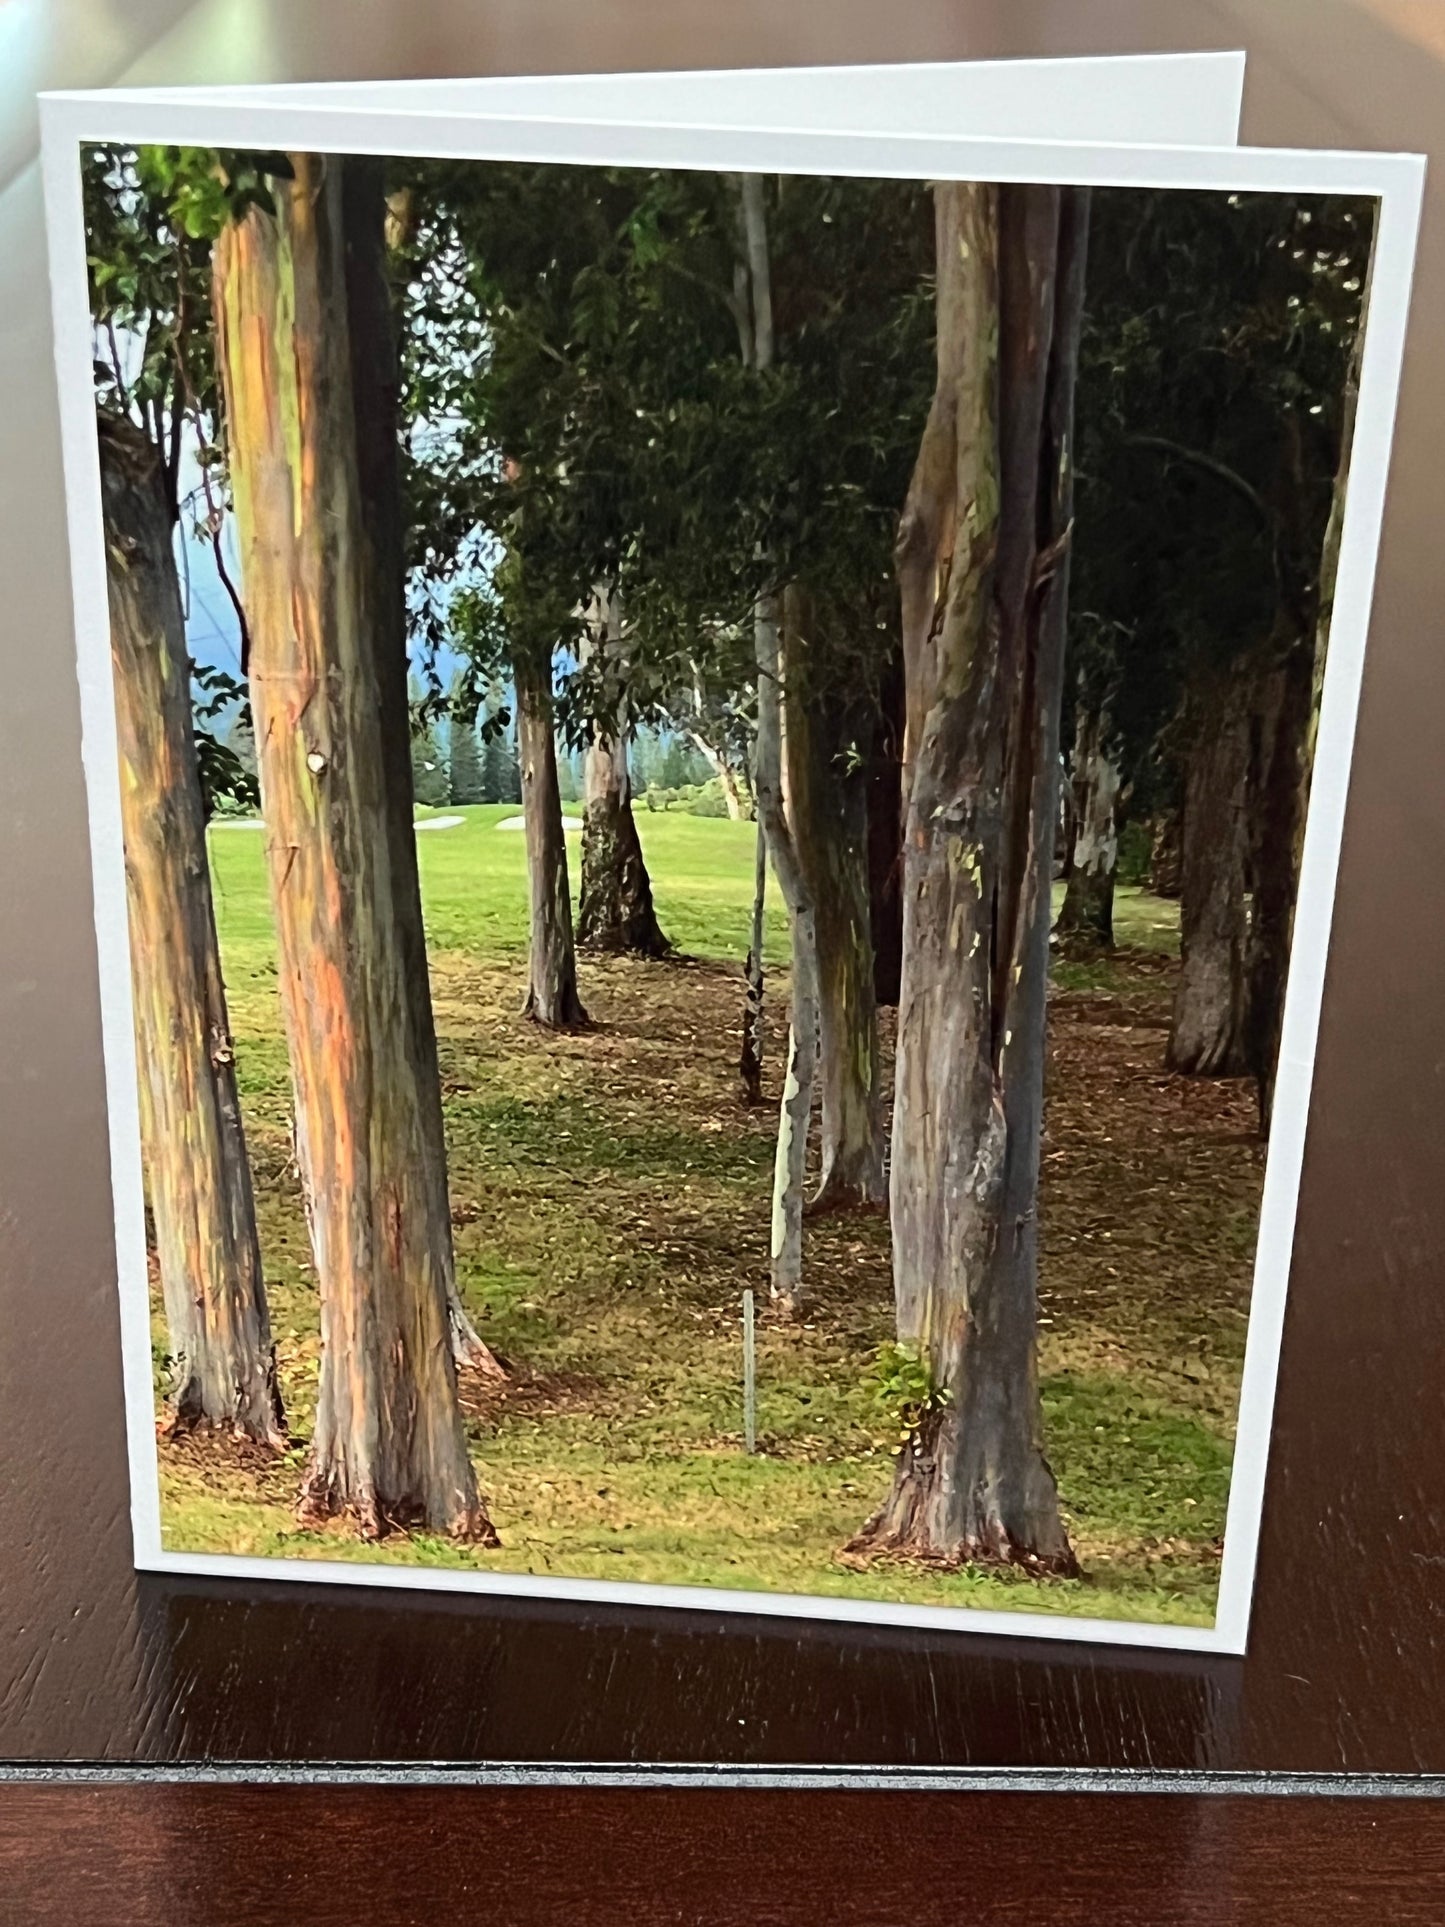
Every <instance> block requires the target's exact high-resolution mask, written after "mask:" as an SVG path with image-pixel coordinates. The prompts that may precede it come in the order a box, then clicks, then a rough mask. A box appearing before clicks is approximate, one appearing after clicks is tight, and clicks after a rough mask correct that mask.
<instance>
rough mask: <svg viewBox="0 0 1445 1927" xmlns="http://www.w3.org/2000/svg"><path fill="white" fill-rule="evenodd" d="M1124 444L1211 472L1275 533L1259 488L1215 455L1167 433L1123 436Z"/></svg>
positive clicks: (1272, 521) (1271, 516)
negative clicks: (1179, 440) (1172, 439)
mask: <svg viewBox="0 0 1445 1927" xmlns="http://www.w3.org/2000/svg"><path fill="white" fill-rule="evenodd" d="M1124 446H1125V447H1126V448H1149V449H1153V450H1154V451H1155V452H1156V453H1157V454H1160V455H1172V456H1174V458H1175V459H1176V461H1181V462H1187V463H1188V465H1189V466H1190V467H1191V468H1197V469H1200V470H1202V471H1203V473H1204V474H1206V475H1212V476H1213V477H1214V479H1215V480H1216V481H1217V482H1223V483H1224V485H1225V487H1226V488H1231V489H1233V490H1234V492H1235V494H1236V495H1238V496H1239V497H1240V498H1241V499H1242V500H1243V501H1246V502H1248V504H1249V506H1250V507H1251V508H1252V509H1253V510H1254V512H1255V514H1256V515H1257V516H1258V517H1259V518H1260V520H1261V521H1262V522H1263V523H1264V525H1265V527H1266V528H1267V529H1268V530H1269V532H1270V533H1271V535H1273V534H1275V533H1276V532H1277V531H1276V517H1275V512H1274V510H1273V509H1272V508H1271V507H1270V505H1269V503H1268V502H1266V501H1265V499H1264V497H1263V496H1262V495H1261V494H1260V493H1259V490H1258V489H1256V488H1254V487H1253V486H1252V485H1251V484H1250V483H1249V482H1247V481H1245V479H1244V477H1243V476H1242V475H1241V474H1240V473H1239V471H1238V470H1237V469H1233V468H1231V467H1230V466H1229V464H1228V462H1221V461H1220V460H1219V459H1218V458H1217V457H1216V456H1213V455H1207V454H1206V453H1205V452H1204V450H1203V449H1202V448H1189V447H1186V445H1185V444H1184V443H1183V442H1172V441H1170V439H1169V437H1168V436H1167V435H1126V436H1125V437H1124Z"/></svg>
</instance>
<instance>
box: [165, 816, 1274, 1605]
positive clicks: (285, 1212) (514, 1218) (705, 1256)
mask: <svg viewBox="0 0 1445 1927" xmlns="http://www.w3.org/2000/svg"><path fill="white" fill-rule="evenodd" d="M464 814H465V815H466V816H467V817H468V823H467V825H466V826H465V827H464V828H463V829H458V830H456V831H454V832H452V833H450V834H449V835H447V836H446V837H439V838H436V839H431V838H428V839H424V840H423V843H422V845H421V846H419V847H420V848H421V851H422V863H423V870H424V877H425V883H426V890H427V900H428V918H429V922H430V925H431V928H432V933H433V944H434V950H433V978H434V990H435V996H436V1001H437V1014H438V1025H439V1031H440V1035H441V1049H442V1072H443V1079H444V1085H445V1102H446V1109H447V1129H448V1140H449V1146H450V1157H451V1180H452V1198H453V1207H454V1209H453V1216H454V1220H455V1226H456V1242H457V1256H458V1266H459V1273H460V1278H461V1284H462V1289H463V1292H464V1295H465V1297H466V1299H467V1302H468V1304H469V1306H470V1308H471V1310H472V1313H473V1316H474V1317H475V1318H476V1320H477V1322H478V1324H479V1327H480V1328H481V1330H482V1331H483V1333H484V1334H485V1336H486V1337H487V1338H488V1340H489V1342H490V1343H491V1344H492V1345H493V1346H494V1348H495V1349H496V1350H498V1352H499V1353H501V1354H502V1356H503V1357H504V1359H505V1360H506V1361H507V1363H508V1365H509V1367H510V1370H511V1383H510V1385H509V1387H508V1389H507V1390H506V1392H505V1394H504V1395H503V1396H502V1397H500V1398H497V1397H495V1396H492V1395H490V1394H489V1393H488V1392H486V1391H485V1390H484V1389H483V1387H482V1386H481V1385H480V1383H477V1382H473V1383H469V1384H467V1385H466V1386H465V1387H464V1392H465V1397H466V1402H467V1409H468V1414H469V1427H470V1431H471V1434H472V1438H473V1450H474V1453H475V1457H476V1460H477V1466H478V1473H479V1477H480V1480H481V1483H482V1485H483V1488H484V1490H485V1491H486V1492H487V1494H488V1497H489V1501H490V1505H491V1509H492V1512H493V1516H494V1518H495V1521H496V1523H497V1526H498V1529H499V1531H500V1533H501V1537H502V1541H503V1544H502V1549H501V1551H500V1552H489V1553H484V1554H477V1553H473V1552H471V1551H469V1550H468V1549H466V1548H460V1547H456V1546H453V1545H450V1544H448V1543H446V1542H443V1541H440V1540H430V1539H426V1538H424V1537H412V1538H397V1539H395V1540H392V1541H388V1542H386V1543H385V1544H384V1545H382V1546H381V1547H379V1548H378V1547H370V1546H362V1545H360V1544H359V1543H358V1542H356V1541H355V1540H354V1539H353V1538H352V1537H350V1536H349V1534H348V1533H347V1532H346V1530H345V1529H344V1528H343V1527H340V1526H338V1527H336V1528H334V1529H332V1530H331V1531H328V1532H322V1533H318V1532H310V1531H308V1532H304V1533H303V1532H300V1531H298V1530H296V1529H295V1526H294V1522H293V1519H292V1505H293V1503H294V1497H295V1492H296V1488H297V1484H298V1478H299V1464H300V1460H301V1458H302V1457H303V1456H304V1440H305V1437H306V1435H307V1434H308V1433H309V1430H310V1424H311V1413H312V1408H313V1404H314V1397H315V1385H316V1377H317V1370H318V1363H319V1339H318V1331H317V1305H316V1294H315V1284H314V1277H313V1275H312V1272H311V1268H310V1262H309V1253H308V1250H307V1245H306V1238H305V1231H304V1226H303V1223H302V1219H301V1212H300V1203H299V1197H298V1194H297V1189H296V1184H295V1179H294V1174H293V1172H292V1170H291V1168H290V1150H289V1140H288V1124H287V1118H288V1105H287V1090H286V1067H285V1056H284V1050H283V1048H282V1045H281V1040H280V1034H279V1013H278V1009H277V1002H276V997H275V988H274V961H273V960H272V958H271V954H270V947H269V934H268V930H267V924H266V917H265V902H264V888H263V880H262V877H261V852H260V847H259V840H258V839H252V838H244V837H234V838H229V839H224V840H222V843H221V844H220V845H219V846H218V847H217V848H216V849H215V853H214V861H215V863H216V869H217V882H218V891H219V896H220V914H221V919H222V927H223V944H224V947H225V951H226V966H227V975H228V981H229V982H230V984H231V986H232V1000H233V1020H234V1023H235V1028H236V1031H237V1055H238V1064H239V1067H240V1072H241V1077H242V1084H243V1099H244V1102H245V1106H246V1113H247V1124H248V1129H249V1132H250V1136H251V1143H252V1152H253V1161H254V1163H255V1166H256V1176H257V1184H258V1195H259V1201H260V1210H261V1214H262V1238H263V1246H264V1255H265V1265H266V1276H267V1280H268V1288H269V1290H270V1295H271V1304H272V1318H273V1324H274V1327H275V1330H276V1333H277V1338H278V1345H279V1355H280V1362H281V1371H282V1378H283V1383H284V1389H285V1394H286V1399H287V1408H288V1413H289V1416H290V1420H291V1425H292V1430H293V1434H294V1436H295V1438H296V1440H297V1444H296V1446H295V1448H294V1450H293V1452H292V1453H291V1455H290V1456H289V1458H288V1459H287V1460H285V1461H282V1462H280V1463H274V1464H267V1463H264V1462H258V1460H257V1459H256V1458H255V1457H254V1456H248V1455H245V1454H241V1453H238V1452H234V1451H231V1450H229V1449H227V1448H219V1447H217V1446H216V1445H215V1444H214V1443H204V1444H197V1443H187V1442H177V1443H173V1444H166V1445H164V1446H163V1448H162V1477H163V1502H164V1517H165V1537H166V1542H167V1544H168V1545H170V1546H172V1547H176V1548H179V1547H183V1546H184V1547H189V1548H192V1549H196V1550H205V1551H228V1552H246V1553H252V1554H262V1555H265V1554H283V1555H289V1556H298V1555H303V1556H304V1555H309V1556H322V1557H328V1558H343V1559H357V1560H362V1561H371V1560H376V1559H381V1560H385V1561H388V1562H391V1561H402V1562H408V1563H422V1562H424V1563H427V1564H436V1565H459V1566H467V1565H471V1564H473V1563H476V1564H478V1565H484V1566H485V1567H486V1568H487V1569H491V1570H498V1569H503V1570H521V1571H528V1572H536V1573H552V1574H557V1575H567V1576H592V1577H605V1578H607V1579H633V1580H651V1581H665V1582H669V1583H681V1584H711V1585H724V1586H728V1587H742V1588H748V1589H763V1590H781V1591H790V1592H817V1593H835V1594H842V1595H847V1596H850V1597H871V1598H886V1599H891V1600H907V1601H912V1602H919V1603H925V1602H935V1603H949V1604H969V1605H986V1606H999V1605H1004V1606H1007V1605H1012V1606H1017V1607H1020V1608H1025V1609H1030V1610H1039V1609H1043V1610H1049V1609H1054V1610H1059V1611H1063V1612H1071V1613H1083V1614H1103V1615H1108V1616H1112V1617H1123V1618H1135V1619H1169V1620H1175V1621H1189V1622H1203V1623H1207V1622H1208V1621H1209V1620H1210V1619H1211V1618H1212V1616H1213V1602H1214V1595H1215V1589H1216V1586H1217V1579H1218V1548H1219V1540H1220V1535H1221V1533H1222V1530H1223V1518H1224V1502H1225V1496H1226V1491H1227V1484H1228V1467H1229V1455H1230V1450H1231V1439H1232V1432H1233V1423H1234V1410H1235V1405H1236V1401H1237V1396H1238V1384H1239V1371H1240V1362H1241V1358H1242V1352H1243V1343H1244V1331H1245V1314H1246V1305H1247V1296H1248V1286H1249V1275H1250V1266H1251V1261H1252V1252H1253V1241H1254V1228H1255V1222H1256V1218H1257V1210H1258V1199H1259V1188H1260V1180H1261V1176H1262V1168H1263V1159H1262V1154H1261V1153H1260V1151H1259V1149H1258V1147H1257V1145H1256V1144H1255V1142H1254V1140H1253V1136H1252V1126H1253V1112H1252V1104H1251V1100H1250V1096H1249V1092H1248V1090H1247V1088H1246V1087H1245V1086H1243V1085H1242V1084H1234V1083H1227V1082H1220V1083H1214V1082H1205V1081H1202V1080H1194V1079H1182V1078H1176V1077H1172V1076H1169V1075H1167V1074H1165V1073H1164V1072H1163V1071H1162V1069H1161V1068H1160V1064H1161V1059H1162V1052H1163V1041H1164V1026H1165V1024H1166V1021H1167V1013H1168V1004H1169V996H1170V987H1171V980H1172V973H1173V961H1172V952H1173V948H1174V944H1175V925H1176V918H1175V913H1174V910H1173V907H1172V906H1169V905H1165V904H1162V903H1160V902H1158V901H1156V900H1155V899H1152V898H1148V897H1143V896H1139V895H1137V894H1134V895H1128V896H1125V897H1124V898H1123V900H1122V901H1121V904H1120V916H1119V924H1120V931H1121V935H1122V937H1123V938H1124V940H1125V943H1126V946H1127V947H1126V948H1125V949H1123V950H1121V951H1120V952H1119V953H1118V954H1117V956H1115V957H1114V958H1112V959H1110V960H1109V961H1108V962H1106V963H1102V964H1093V965H1079V964H1073V963H1064V964H1061V965H1060V966H1059V968H1058V971H1057V973H1056V975H1057V983H1056V989H1055V996H1054V1002H1053V1007H1052V1012H1051V1022H1050V1037H1051V1059H1050V1100H1049V1116H1048V1129H1047V1140H1046V1146H1045V1165H1044V1170H1045V1182H1044V1196H1043V1202H1042V1224H1043V1232H1044V1269H1043V1280H1042V1290H1043V1315H1044V1320H1045V1326H1044V1342H1043V1357H1042V1370H1043V1379H1042V1391H1043V1403H1044V1423H1045V1434H1046V1446H1047V1450H1048V1453H1049V1457H1050V1460H1051V1463H1052V1464H1053V1466H1054V1469H1055V1471H1056V1473H1057V1475H1058V1478H1059V1483H1060V1487H1061V1490H1062V1493H1063V1496H1064V1500H1065V1504H1066V1508H1067V1512H1068V1518H1069V1524H1070V1529H1071V1532H1072V1534H1073V1537H1074V1542H1075V1545H1076V1549H1077V1551H1078V1553H1079V1556H1080V1559H1081V1561H1082V1563H1083V1565H1084V1567H1085V1570H1086V1578H1085V1579H1084V1580H1083V1581H1080V1582H1060V1581H1056V1580H1055V1581H1039V1580H1033V1579H1028V1578H1024V1577H1022V1576H1016V1575H1011V1574H1005V1575H998V1574H989V1573H980V1572H973V1571H967V1570H965V1571H963V1572H959V1573H942V1572H936V1571H928V1572H923V1571H913V1570H910V1569H907V1568H901V1567H898V1566H892V1565H890V1566H877V1567H874V1568H873V1569H871V1570H869V1571H866V1572H854V1571H850V1570H848V1569H846V1568H845V1567H843V1566H841V1565H840V1564H838V1563H837V1560H836V1553H837V1550H838V1548H839V1547H840V1546H841V1545H842V1543H843V1542H844V1541H845V1540H846V1539H847V1538H848V1537H849V1535H850V1534H851V1533H852V1532H854V1531H855V1530H856V1529H857V1527H858V1526H859V1525H860V1524H861V1522H862V1520H863V1518H864V1517H865V1516H866V1515H867V1513H868V1512H869V1511H871V1510H872V1508H873V1507H874V1505H876V1503H877V1502H878V1500H879V1499H880V1498H881V1496H882V1494H883V1492H884V1490H885V1489H886V1485H887V1482H888V1478H889V1475H890V1471H891V1459H890V1447H889V1440H888V1436H887V1434H888V1426H887V1421H886V1418H885V1416H884V1414H883V1413H882V1411H881V1410H880V1408H879V1407H878V1405H877V1402H876V1399H875V1396H874V1390H875V1383H876V1380H875V1375H874V1368H873V1355H874V1352H875V1348H876V1347H877V1346H878V1344H879V1343H880V1342H881V1341H882V1340H884V1339H885V1338H887V1337H888V1336H889V1334H890V1328H891V1300H890V1284H889V1273H888V1254H887V1227H886V1222H885V1221H884V1219H883V1218H882V1217H879V1216H873V1217H858V1218H832V1219H825V1220H822V1221H817V1222H814V1223H811V1224H810V1225H809V1227H808V1273H809V1280H810V1287H811V1290H812V1292H813V1298H814V1304H815V1306H816V1309H815V1311H814V1313H813V1315H812V1316H811V1317H810V1318H809V1319H808V1320H807V1321H806V1322H805V1323H803V1324H801V1325H788V1324H780V1323H776V1322H774V1321H773V1320H771V1319H770V1318H769V1316H768V1314H767V1312H766V1310H764V1311H763V1313H762V1322H761V1327H760V1332H759V1431H760V1435H761V1448H762V1449H761V1451H760V1453H759V1455H758V1456H756V1457H754V1458H748V1457H747V1456H746V1455H745V1454H744V1453H743V1451H742V1447H741V1425H742V1418H741V1387H740V1369H741V1344H740V1322H739V1302H740V1293H741V1290H742V1288H743V1286H744V1285H752V1286H753V1288H754V1289H755V1290H756V1291H758V1292H759V1293H760V1297H761V1302H762V1303H763V1304H764V1305H765V1303H766V1278H767V1243H766V1241H767V1224H768V1194H769V1184H770V1177H771V1160H772V1126H773V1114H772V1112H771V1110H768V1111H764V1112H759V1113H747V1112H744V1111H743V1110H741V1109H740V1108H739V1106H738V1103H737V1100H736V1095H735V1074H734V1069H733V1065H734V1060H735V1056H736V1032H737V1024H738V1019H739V1010H740V1000H741V985H740V980H739V972H738V968H737V962H736V959H737V957H738V956H739V954H740V940H741V939H742V936H743V933H744V931H745V928H746V899H747V893H748V887H749V879H750V874H751V848H752V844H751V834H752V833H751V830H750V828H749V826H746V825H734V824H729V823H724V822H715V821H707V820H703V819H687V818H684V819H675V818H662V817H657V818H653V817H649V816H644V818H643V821H642V832H643V837H644V841H645V843H646V844H647V846H648V855H649V860H650V862H651V863H652V865H653V869H654V875H655V878H656V882H657V894H658V900H659V906H660V910H661V913H662V916H663V921H664V923H665V925H666V926H667V927H668V928H669V930H670V931H672V932H673V933H674V934H675V935H676V936H677V937H678V938H679V940H680V941H682V942H684V943H686V944H688V945H689V946H690V947H694V948H696V949H698V950H702V949H704V948H705V947H706V948H710V949H711V950H712V951H713V952H714V954H713V955H712V956H711V957H708V958H706V959H705V960H703V961H692V962H685V963H674V964H640V963H632V962H629V961H622V960H609V961H606V962H598V963H592V964H588V965H584V983H583V990H584V996H585V999H586V1001H587V1003H588V1005H589V1007H590V1009H591V1010H592V1013H593V1015H594V1017H596V1018H597V1019H598V1020H599V1028H598V1029H597V1031H596V1032H595V1033H592V1034H590V1035H587V1036H582V1037H577V1038H561V1039H558V1038H553V1037H546V1036H544V1035H542V1034H540V1033H538V1032H537V1031H536V1030H535V1029H533V1028H532V1027H531V1026H530V1025H528V1024H526V1023H524V1022H523V1021H522V1020H521V1018H520V1017H519V1016H518V1015H517V1004H518V998H519V992H520V982H521V979H520V974H519V962H520V951H521V946H522V942H523V941H524V934H525V923H524V921H523V919H524V915H525V895H524V887H525V880H524V870H523V868H522V866H523V864H524V861H525V859H524V852H523V851H522V849H521V848H520V847H519V846H518V839H516V838H514V837H507V836H492V835H491V834H490V832H491V819H493V818H494V817H495V816H496V815H498V814H505V812H499V811H489V810H476V811H467V812H464ZM498 846H501V847H500V848H499V847H498ZM778 941H779V932H778V930H777V928H776V925H775V927H774V932H773V936H772V940H771V943H772V948H773V949H774V951H776V949H777V947H778ZM718 953H731V954H730V956H727V955H726V954H718ZM770 1018H771V1023H770V1043H771V1044H772V1047H773V1048H772V1056H771V1059H770V1061H769V1064H768V1066H767V1070H768V1076H769V1086H770V1094H771V1093H774V1092H775V1091H776V1083H777V1076H778V1064H779V1056H780V1045H781V1027H782V1023H783V1011H782V1009H781V1007H780V998H779V996H777V995H776V994H775V995H774V996H773V998H772V1002H771V1010H770ZM156 1330H157V1339H158V1342H163V1327H162V1326H160V1325H159V1324H158V1325H157V1328H156Z"/></svg>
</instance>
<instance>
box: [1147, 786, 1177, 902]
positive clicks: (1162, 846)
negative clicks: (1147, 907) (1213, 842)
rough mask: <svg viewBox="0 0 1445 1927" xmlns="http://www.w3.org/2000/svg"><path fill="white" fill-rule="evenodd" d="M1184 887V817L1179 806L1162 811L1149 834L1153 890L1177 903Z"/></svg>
mask: <svg viewBox="0 0 1445 1927" xmlns="http://www.w3.org/2000/svg"><path fill="white" fill-rule="evenodd" d="M1183 887H1184V813H1183V810H1182V809H1180V808H1179V807H1178V806H1177V805H1175V806H1169V807H1166V808H1164V809H1162V810H1160V811H1159V813H1158V815H1157V816H1155V818H1154V820H1153V822H1152V824H1151V825H1150V832H1149V888H1150V889H1151V890H1152V891H1153V892H1154V894H1155V896H1156V897H1165V898H1168V899H1169V900H1170V901H1177V900H1178V897H1179V893H1180V891H1181V890H1182V889H1183Z"/></svg>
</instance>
